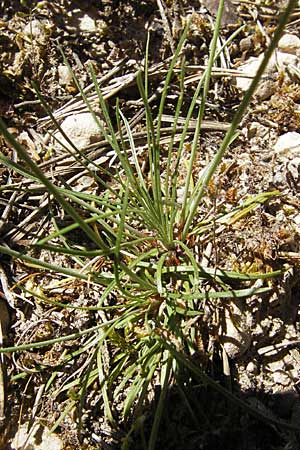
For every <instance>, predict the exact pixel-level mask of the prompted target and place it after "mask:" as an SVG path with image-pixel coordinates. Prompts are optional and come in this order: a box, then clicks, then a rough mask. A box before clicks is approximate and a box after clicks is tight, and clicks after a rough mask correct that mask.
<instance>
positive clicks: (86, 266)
mask: <svg viewBox="0 0 300 450" xmlns="http://www.w3.org/2000/svg"><path fill="white" fill-rule="evenodd" d="M223 3H224V2H223V1H220V6H219V11H218V16H217V20H216V27H215V30H214V35H213V39H212V42H211V46H210V54H209V60H208V65H207V69H206V71H205V72H204V75H203V77H202V78H201V80H200V81H199V83H198V86H197V88H196V90H195V93H194V96H193V98H192V101H191V104H190V107H189V109H188V112H187V114H186V122H185V124H184V126H183V129H182V130H181V137H180V139H179V141H178V140H177V141H176V140H175V136H176V132H177V128H178V123H179V122H178V120H179V117H180V114H181V110H182V105H183V101H184V64H185V60H184V51H183V49H184V44H185V41H186V37H187V33H188V30H189V23H188V24H187V26H186V28H185V30H184V32H183V35H182V37H181V39H180V42H179V44H178V47H177V49H176V51H175V54H174V56H173V59H172V61H171V63H170V67H169V70H168V72H167V74H166V78H165V83H164V88H163V90H162V93H161V98H160V103H159V108H158V114H157V117H153V111H152V110H151V108H150V104H149V102H148V97H149V79H148V47H149V40H148V44H147V49H146V57H145V67H144V68H143V70H141V71H140V73H139V74H138V76H137V85H138V88H139V91H140V95H141V97H142V99H143V103H144V107H145V118H146V129H147V154H146V155H143V159H144V160H146V162H147V166H148V169H147V171H145V170H144V168H143V166H142V163H141V158H140V153H139V149H138V148H137V146H136V143H135V137H134V133H133V131H132V128H131V126H130V124H129V121H128V120H127V118H126V117H125V115H124V114H123V112H122V110H121V109H120V106H119V103H118V102H117V103H116V107H115V116H114V121H113V120H112V117H111V114H110V113H109V111H108V109H107V106H106V103H105V101H104V99H103V96H102V94H101V87H100V86H99V85H98V82H97V79H96V77H95V74H94V73H93V71H92V70H91V76H92V79H93V82H94V86H95V91H96V93H97V95H98V99H99V103H100V105H101V109H102V116H103V120H101V121H100V120H99V118H98V116H97V115H96V114H95V113H94V111H93V108H92V106H91V105H90V103H89V100H88V98H87V96H86V95H85V93H84V91H83V90H82V88H81V87H80V85H79V84H78V82H77V80H76V78H75V77H74V81H75V83H76V84H77V87H78V89H79V91H80V92H81V94H82V97H83V99H84V101H85V103H86V105H87V107H88V108H89V110H90V112H91V113H92V114H93V116H94V119H95V121H96V122H97V124H98V126H99V129H100V130H101V132H102V134H103V136H104V138H105V139H106V141H107V143H108V144H109V146H110V147H111V149H113V151H114V152H115V154H116V155H117V157H118V162H119V163H118V164H119V165H118V169H117V170H113V169H111V168H110V169H105V170H104V169H103V167H99V166H98V165H97V164H96V163H95V162H93V161H92V160H89V159H87V158H86V157H85V155H84V154H83V153H82V152H77V154H76V158H77V160H78V161H79V162H81V163H82V164H83V165H84V167H86V168H87V170H88V171H89V174H90V176H92V177H93V178H94V179H95V182H96V183H98V185H99V186H101V191H102V194H101V195H94V194H89V193H83V192H76V191H75V190H72V189H70V188H68V186H67V185H66V186H65V187H61V186H58V185H55V184H53V183H52V181H51V180H50V179H49V178H47V177H46V176H45V174H44V173H43V171H42V170H41V169H40V168H39V167H38V165H36V164H35V163H34V162H33V161H32V160H31V158H30V156H29V155H28V154H27V153H26V151H25V150H24V149H23V148H22V146H21V145H20V144H19V143H18V142H17V141H16V140H15V139H14V138H13V137H12V136H11V135H10V133H9V132H8V131H7V129H6V127H5V125H4V123H3V122H2V121H0V129H1V131H2V133H3V135H4V137H5V138H6V140H7V141H8V142H9V143H10V145H11V146H13V148H14V149H15V150H16V152H17V153H18V156H19V159H20V161H23V162H24V163H25V165H23V164H22V163H16V162H12V161H11V160H10V159H8V158H7V157H5V156H4V155H3V154H1V156H0V160H1V161H2V163H3V164H5V165H6V166H7V167H9V168H10V169H11V170H13V171H16V172H17V173H19V174H21V175H22V176H23V177H24V178H26V179H28V180H31V181H32V182H33V183H34V182H37V183H42V184H43V185H44V188H45V190H46V191H47V192H48V194H49V196H51V197H52V198H54V199H55V201H56V202H57V204H59V205H60V207H61V208H62V209H63V211H64V214H65V216H67V217H68V218H71V219H72V223H71V225H68V226H65V227H59V226H58V224H57V223H55V222H54V225H55V228H54V231H53V232H52V233H51V234H50V235H47V236H37V237H36V239H35V242H34V248H35V250H44V251H48V252H51V253H52V254H53V255H55V254H63V255H68V256H69V257H70V260H71V261H73V263H74V264H75V262H76V264H77V267H79V268H76V269H75V268H74V267H73V268H71V267H70V268H68V267H61V266H60V265H59V264H54V263H51V262H45V261H41V260H39V259H38V258H37V257H34V256H32V253H30V252H28V251H16V250H13V249H11V248H9V247H8V246H7V245H5V244H2V245H0V252H1V253H2V254H5V255H9V256H11V257H13V258H19V259H22V260H23V261H25V262H27V263H29V264H30V265H33V266H34V267H36V268H39V269H40V270H46V271H51V272H54V273H56V274H60V277H61V281H60V285H61V286H63V284H64V283H67V282H69V281H70V279H77V280H80V282H81V283H83V284H86V286H88V287H89V289H93V286H100V287H101V289H102V290H101V295H100V296H99V301H98V305H97V306H95V307H93V308H91V307H81V309H86V310H90V311H93V310H94V311H97V312H98V317H99V318H100V319H99V323H98V324H97V325H95V326H93V327H92V328H87V329H84V330H81V331H79V332H77V333H73V334H72V335H65V336H60V337H57V338H55V339H50V340H47V341H39V342H29V343H27V344H23V345H22V344H21V345H19V346H13V347H7V348H2V349H0V351H1V352H20V351H22V350H28V349H31V350H32V349H34V348H40V347H42V346H49V345H53V344H55V343H58V342H64V341H67V340H73V339H78V338H81V342H82V344H81V347H80V348H78V351H77V352H72V353H66V355H65V356H64V358H63V360H62V362H61V364H67V363H68V362H69V361H71V360H72V359H75V358H76V357H78V356H79V355H80V354H82V353H83V352H88V354H89V363H88V365H87V366H86V369H85V370H84V371H83V372H82V373H81V374H80V376H76V375H74V377H73V379H71V381H70V382H69V383H68V384H66V385H65V386H63V388H62V390H63V391H66V392H70V390H71V391H72V392H73V394H72V395H71V394H70V399H69V404H68V406H67V408H66V410H65V412H64V414H63V415H61V416H60V417H59V419H58V420H57V422H56V423H55V424H54V425H53V428H55V427H57V426H58V425H59V424H60V423H61V421H62V420H63V418H64V416H65V415H66V414H67V413H68V412H69V411H70V410H71V409H72V408H74V407H75V406H76V405H78V407H82V406H83V404H84V398H85V396H86V395H87V392H88V391H89V389H91V386H93V385H94V383H95V382H97V381H98V386H99V389H100V390H101V395H102V400H103V404H104V410H105V414H106V417H107V418H108V420H109V421H110V422H111V423H112V424H113V423H115V422H116V420H118V416H117V414H116V409H115V406H116V403H122V415H123V417H124V418H128V417H130V416H131V415H132V413H133V412H134V415H135V417H137V422H138V421H141V418H142V417H143V415H142V414H143V405H144V403H145V401H146V400H147V398H148V396H149V392H151V389H152V388H153V383H154V382H155V383H158V382H159V383H160V385H161V393H160V399H159V402H158V405H157V408H156V412H155V416H154V421H153V425H152V430H151V434H150V438H149V442H148V443H147V444H146V443H145V444H144V445H145V447H147V448H148V449H149V450H153V449H154V448H155V442H156V439H157V433H158V428H159V423H160V420H161V417H162V414H163V408H164V401H165V397H166V394H167V390H168V388H169V386H170V383H172V382H176V380H177V377H178V373H179V372H180V367H184V366H185V367H186V368H187V369H188V370H189V371H190V373H191V374H193V376H196V377H198V378H199V379H200V380H201V381H202V382H204V383H206V384H211V385H213V386H214V387H215V388H216V389H217V390H219V391H221V392H222V393H223V394H224V395H226V396H229V397H230V398H233V397H232V394H230V393H229V392H228V391H226V390H225V389H224V388H222V387H221V386H220V385H219V384H217V383H215V382H214V381H213V380H212V379H210V378H209V377H208V376H207V375H206V374H205V371H204V370H203V369H201V368H199V367H197V366H196V365H195V364H194V363H193V362H192V361H191V359H190V357H191V356H192V355H193V354H194V353H195V352H196V351H197V336H198V334H199V329H198V328H197V327H199V324H198V320H197V319H199V320H200V319H201V317H202V315H203V304H204V301H206V302H207V301H210V302H214V301H215V300H216V299H226V298H234V299H239V298H243V297H247V296H250V295H253V294H257V295H260V294H263V293H265V292H267V291H268V290H270V287H269V286H268V285H264V284H263V283H262V284H261V286H260V287H257V285H256V284H254V282H255V280H259V279H260V280H265V279H268V278H271V277H274V276H276V275H278V274H279V273H280V271H277V272H260V273H250V274H249V273H248V274H245V273H239V272H234V271H228V270H225V269H224V268H222V267H214V266H213V267H207V266H206V267H203V266H202V265H201V260H200V259H199V255H198V254H197V252H196V251H195V248H196V247H197V242H200V241H201V237H202V236H206V238H207V239H209V236H211V235H212V230H214V229H215V227H216V226H218V225H226V224H229V223H232V222H233V221H235V220H238V219H239V218H240V217H242V216H243V215H245V214H248V213H249V212H250V211H252V210H253V209H254V208H255V207H256V206H257V205H259V204H261V203H263V202H264V201H265V200H267V199H268V198H269V197H270V196H272V195H274V194H275V193H262V194H260V195H257V196H254V197H252V198H248V199H246V200H245V201H244V202H243V203H242V204H240V205H239V206H238V207H235V208H234V209H232V210H230V211H225V212H224V211H223V212H222V213H218V214H217V215H216V216H215V215H214V216H209V217H205V218H204V216H203V214H201V213H200V212H199V211H201V204H202V203H203V200H204V198H205V196H206V195H207V192H208V186H209V183H210V181H211V180H212V177H213V175H214V174H215V172H216V170H217V167H218V165H219V163H220V161H221V160H222V157H223V155H224V153H225V152H226V150H227V148H228V146H229V145H230V144H231V143H232V142H233V141H234V139H235V138H236V136H237V129H238V126H239V124H240V122H241V119H242V117H243V115H244V114H245V111H246V109H247V107H248V105H249V103H250V100H251V98H252V95H253V93H254V91H255V89H256V87H257V85H258V82H259V81H260V78H261V76H262V74H263V72H264V69H265V68H266V65H267V63H268V60H269V58H270V56H271V54H272V52H273V50H274V49H275V47H276V45H277V43H278V40H279V38H280V35H281V33H282V31H283V28H284V26H285V24H286V22H287V19H288V16H289V14H290V12H291V10H292V9H293V7H294V5H295V1H294V0H290V1H289V4H288V6H287V8H286V10H285V12H284V14H283V16H282V18H281V20H280V23H279V26H278V28H277V30H276V32H275V34H274V37H273V39H272V42H271V45H270V47H269V48H268V50H267V51H266V54H265V58H264V60H263V61H262V64H261V66H260V68H259V70H258V72H257V74H256V76H255V77H254V79H253V82H252V84H251V86H250V88H249V90H248V91H247V93H246V94H245V96H244V98H243V99H242V102H241V104H240V106H239V108H238V110H237V112H236V114H235V116H234V118H233V120H232V123H231V125H230V128H229V130H228V131H227V133H226V135H225V137H224V139H223V141H222V143H221V145H220V147H219V149H218V151H217V153H216V155H215V157H214V158H213V159H212V161H211V162H210V163H209V164H208V166H207V167H206V169H205V170H204V171H203V173H201V175H200V176H198V178H197V177H195V176H194V170H195V166H196V163H197V152H198V144H199V137H200V132H201V124H202V121H203V117H204V110H205V104H206V98H207V94H208V90H209V84H210V79H211V71H212V68H213V65H214V63H215V61H216V59H217V58H218V53H217V50H216V49H217V39H218V35H219V30H220V22H221V17H222V9H223ZM191 20H192V19H191ZM178 65H180V68H181V70H180V76H179V80H178V82H179V88H180V95H179V96H178V100H177V105H176V108H175V113H174V120H173V127H172V132H171V135H170V139H169V143H168V148H167V150H165V148H163V146H162V145H161V130H162V123H163V114H164V110H165V103H166V98H167V93H168V90H169V89H170V82H171V79H172V77H173V75H174V68H175V67H176V68H178ZM70 70H71V68H70ZM38 95H39V94H38ZM199 98H201V102H200V107H199V106H198V104H199V102H197V100H198V99H199ZM41 101H42V102H43V99H41ZM45 107H46V108H47V105H46V104H45ZM47 111H48V112H49V114H50V111H49V110H48V108H47ZM195 115H196V116H197V125H196V129H195V133H194V136H193V139H192V142H191V145H190V158H189V160H188V161H187V164H186V176H185V179H184V181H183V182H182V181H181V170H182V165H183V164H182V161H183V149H184V145H185V142H186V141H187V140H188V136H189V134H188V130H189V128H188V127H189V122H190V119H191V118H192V117H195ZM52 118H53V120H54V122H55V123H56V121H55V119H54V117H53V116H52ZM103 122H104V124H103ZM56 126H57V127H58V128H59V129H60V131H61V133H62V134H63V131H62V130H61V128H60V127H59V125H58V124H57V123H56ZM64 137H65V138H66V139H68V136H64ZM70 144H71V143H70ZM102 174H103V175H102ZM107 180H108V181H107ZM180 183H181V185H180ZM179 185H180V187H181V197H180V199H179V196H178V187H179ZM1 189H2V190H5V187H3V188H1ZM79 230H80V231H79ZM74 232H77V233H78V232H80V234H81V235H82V236H84V240H85V242H86V244H85V245H79V244H78V243H77V244H74V242H72V240H71V239H70V236H71V235H72V233H74ZM99 261H101V266H100V267H98V266H97V264H96V263H97V262H99ZM97 267H98V268H97ZM233 285H234V286H237V285H238V286H239V287H238V288H235V289H234V288H233V287H232V286H233ZM31 294H32V295H33V296H34V297H35V298H36V299H38V300H39V301H42V302H48V303H51V305H54V306H56V307H57V308H74V309H76V308H79V307H78V306H75V305H72V304H69V305H67V306H66V304H64V303H63V302H57V301H54V300H51V299H49V298H47V295H46V294H45V293H44V292H43V288H42V287H41V289H40V290H39V292H37V290H34V289H33V290H32V291H31ZM112 295H113V296H114V299H115V300H114V301H113V302H112V301H111V300H110V299H111V296H112ZM55 377H56V373H53V375H52V377H51V379H50V380H49V381H48V385H47V389H48V390H50V389H51V385H52V383H53V381H54V379H55ZM93 389H94V387H93ZM235 401H237V402H239V404H242V405H243V406H244V407H246V408H247V409H248V410H250V412H252V413H255V414H256V415H259V416H262V414H261V413H259V412H256V411H255V410H253V409H252V408H251V407H250V406H249V405H247V404H246V403H244V402H242V401H241V400H238V399H235ZM79 417H80V416H79ZM268 420H273V419H268ZM273 421H274V420H273ZM275 422H276V421H275ZM80 426H81V424H80V420H79V427H80ZM129 441H130V435H129V436H128V437H127V440H125V441H124V443H123V448H124V449H125V448H127V447H126V446H128V445H129Z"/></svg>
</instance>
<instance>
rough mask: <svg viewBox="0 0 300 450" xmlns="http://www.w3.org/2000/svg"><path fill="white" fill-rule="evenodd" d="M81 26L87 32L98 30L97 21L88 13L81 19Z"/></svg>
mask: <svg viewBox="0 0 300 450" xmlns="http://www.w3.org/2000/svg"><path fill="white" fill-rule="evenodd" d="M79 28H80V30H81V31H83V32H85V33H94V32H95V31H96V30H97V26H96V22H95V20H94V19H92V17H90V16H89V15H88V14H84V16H82V17H80V19H79Z"/></svg>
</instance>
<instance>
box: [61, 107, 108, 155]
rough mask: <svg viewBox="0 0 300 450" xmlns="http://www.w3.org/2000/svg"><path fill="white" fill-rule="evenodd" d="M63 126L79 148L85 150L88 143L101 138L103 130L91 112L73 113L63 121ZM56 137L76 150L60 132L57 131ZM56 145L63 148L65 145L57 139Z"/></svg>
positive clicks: (71, 149) (69, 147)
mask: <svg viewBox="0 0 300 450" xmlns="http://www.w3.org/2000/svg"><path fill="white" fill-rule="evenodd" d="M61 128H62V130H63V131H64V132H65V134H66V135H67V136H68V137H69V139H70V140H71V141H72V142H73V144H74V145H75V147H76V148H77V149H78V150H83V149H84V148H86V147H87V146H88V145H90V144H93V143H95V142H98V141H99V140H100V138H101V131H100V129H99V127H98V125H97V123H96V122H95V120H94V117H93V115H92V114H91V113H80V114H73V115H71V116H69V117H67V118H66V119H65V120H64V121H63V123H62V124H61ZM54 137H55V138H57V139H59V141H60V142H61V143H62V144H63V145H64V146H65V147H67V148H68V149H69V150H70V151H74V149H73V147H72V146H71V145H70V144H69V143H68V142H67V140H66V139H65V138H64V137H63V136H62V134H61V133H60V132H56V133H55V134H54ZM55 147H56V148H57V149H63V146H62V145H60V144H59V143H58V142H57V141H56V143H55Z"/></svg>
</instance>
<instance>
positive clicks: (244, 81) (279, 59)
mask: <svg viewBox="0 0 300 450" xmlns="http://www.w3.org/2000/svg"><path fill="white" fill-rule="evenodd" d="M263 58H264V55H263V54H261V55H259V56H257V57H252V58H249V60H248V61H247V62H246V63H244V64H242V65H241V66H240V67H239V68H238V70H239V72H241V74H242V76H238V77H236V86H237V87H238V88H239V89H241V91H243V92H245V91H247V90H248V89H249V86H250V84H251V82H252V80H253V78H254V76H255V75H256V73H257V71H258V68H259V66H260V64H261V62H262V60H263ZM297 62H298V58H297V56H295V55H291V54H289V53H284V52H279V51H277V52H275V53H274V54H273V55H272V57H271V58H270V61H269V63H268V65H267V67H266V70H265V72H264V74H263V78H262V80H261V81H260V83H259V85H258V87H257V90H256V92H255V95H256V96H257V97H258V98H259V99H261V100H265V99H266V98H268V97H270V96H271V95H272V94H274V92H275V91H276V89H277V82H276V77H277V74H278V72H279V71H282V70H283V71H284V70H285V68H286V67H287V66H288V65H289V64H294V65H296V64H297Z"/></svg>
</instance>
